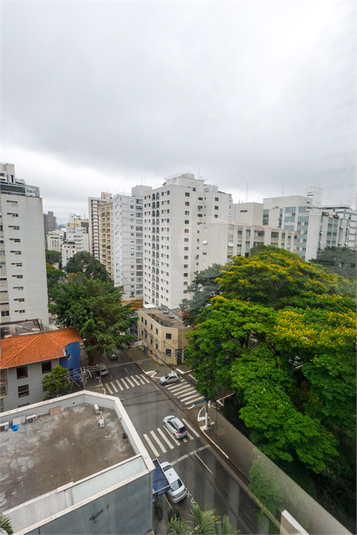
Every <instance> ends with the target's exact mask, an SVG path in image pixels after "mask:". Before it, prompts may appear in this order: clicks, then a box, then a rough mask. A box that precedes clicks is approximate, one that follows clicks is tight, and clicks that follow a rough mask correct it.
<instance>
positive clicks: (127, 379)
mask: <svg viewBox="0 0 357 535" xmlns="http://www.w3.org/2000/svg"><path fill="white" fill-rule="evenodd" d="M125 380H126V381H128V383H129V385H131V386H135V385H134V383H132V382H131V381H130V379H129V377H125Z"/></svg>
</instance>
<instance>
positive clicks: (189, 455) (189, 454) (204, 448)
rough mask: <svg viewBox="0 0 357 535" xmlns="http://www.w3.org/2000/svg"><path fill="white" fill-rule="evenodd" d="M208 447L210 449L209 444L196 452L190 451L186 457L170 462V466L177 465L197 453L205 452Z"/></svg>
mask: <svg viewBox="0 0 357 535" xmlns="http://www.w3.org/2000/svg"><path fill="white" fill-rule="evenodd" d="M210 447H211V446H210V444H206V445H205V446H202V447H201V448H198V449H197V450H194V451H190V453H186V455H183V456H182V457H179V458H178V459H176V460H175V461H172V463H170V464H171V466H174V465H175V464H177V463H179V462H181V461H184V460H185V459H187V458H188V457H191V455H195V454H196V453H199V452H200V451H203V450H206V449H207V448H210Z"/></svg>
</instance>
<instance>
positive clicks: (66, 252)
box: [61, 241, 78, 268]
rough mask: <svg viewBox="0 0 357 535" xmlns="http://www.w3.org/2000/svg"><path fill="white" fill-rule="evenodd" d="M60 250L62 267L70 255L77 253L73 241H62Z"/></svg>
mask: <svg viewBox="0 0 357 535" xmlns="http://www.w3.org/2000/svg"><path fill="white" fill-rule="evenodd" d="M61 252H62V267H63V268H64V267H65V266H66V265H67V262H68V260H69V259H70V258H72V256H74V255H75V254H77V252H78V251H77V248H76V245H75V243H74V242H67V241H66V242H65V243H62V247H61Z"/></svg>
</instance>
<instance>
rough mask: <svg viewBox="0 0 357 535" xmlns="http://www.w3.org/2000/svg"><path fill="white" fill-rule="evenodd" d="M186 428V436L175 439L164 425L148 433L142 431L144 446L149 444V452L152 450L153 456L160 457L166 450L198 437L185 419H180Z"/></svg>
mask: <svg viewBox="0 0 357 535" xmlns="http://www.w3.org/2000/svg"><path fill="white" fill-rule="evenodd" d="M182 421H183V423H184V424H185V426H186V428H187V437H185V438H181V439H180V440H177V439H176V438H175V437H174V436H173V434H172V433H171V432H170V431H169V430H168V429H167V428H166V427H164V426H163V427H162V428H160V427H157V428H156V429H155V430H151V431H149V432H148V433H144V435H143V437H144V439H145V445H146V447H148V446H149V448H148V451H149V453H150V452H152V454H153V455H154V457H155V458H157V457H160V455H162V454H163V453H167V451H168V450H173V449H174V448H175V447H180V446H182V444H187V442H188V441H189V440H194V439H195V438H198V437H199V434H198V433H197V431H196V430H195V429H194V428H193V427H192V426H191V425H190V424H189V423H187V421H186V420H184V419H182Z"/></svg>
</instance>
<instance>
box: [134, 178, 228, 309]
mask: <svg viewBox="0 0 357 535" xmlns="http://www.w3.org/2000/svg"><path fill="white" fill-rule="evenodd" d="M231 215H232V197H231V195H230V194H227V193H223V192H221V191H218V187H217V186H213V185H209V184H205V182H204V180H202V179H196V178H195V176H194V175H193V174H191V173H185V174H182V175H175V176H172V177H169V178H167V179H166V181H165V182H164V184H163V186H162V187H160V188H156V189H153V190H152V191H151V192H150V193H148V194H146V195H144V280H145V287H144V302H145V303H152V304H154V305H156V306H158V305H166V306H167V307H168V308H170V309H172V308H175V307H177V306H178V305H179V303H180V302H181V301H182V299H183V298H184V297H185V294H187V286H188V285H189V284H190V283H191V282H192V280H193V278H194V277H195V274H196V273H197V272H198V271H199V269H200V260H201V257H202V241H203V239H204V234H203V227H204V225H206V224H210V223H219V222H227V221H230V219H231Z"/></svg>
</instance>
